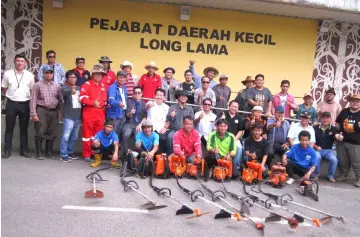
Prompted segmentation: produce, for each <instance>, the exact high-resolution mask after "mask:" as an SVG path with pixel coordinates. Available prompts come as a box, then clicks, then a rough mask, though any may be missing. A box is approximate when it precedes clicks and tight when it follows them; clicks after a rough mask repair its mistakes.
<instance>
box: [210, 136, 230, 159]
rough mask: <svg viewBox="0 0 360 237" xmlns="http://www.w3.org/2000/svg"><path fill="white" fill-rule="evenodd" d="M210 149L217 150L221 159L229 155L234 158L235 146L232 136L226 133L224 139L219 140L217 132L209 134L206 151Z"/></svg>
mask: <svg viewBox="0 0 360 237" xmlns="http://www.w3.org/2000/svg"><path fill="white" fill-rule="evenodd" d="M210 149H218V150H219V154H220V156H221V157H224V156H226V155H227V154H229V153H230V155H231V156H235V153H236V145H235V137H234V135H232V134H231V133H229V132H226V133H225V137H224V138H222V139H221V138H220V137H219V133H218V132H217V131H214V132H212V133H210V135H209V138H208V141H207V146H206V150H207V151H209V150H210Z"/></svg>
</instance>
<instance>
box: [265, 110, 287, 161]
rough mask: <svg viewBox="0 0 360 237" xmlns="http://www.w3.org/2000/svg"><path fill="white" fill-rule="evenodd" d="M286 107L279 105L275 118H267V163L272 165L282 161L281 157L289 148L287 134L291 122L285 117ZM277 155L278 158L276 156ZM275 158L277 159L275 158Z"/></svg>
mask: <svg viewBox="0 0 360 237" xmlns="http://www.w3.org/2000/svg"><path fill="white" fill-rule="evenodd" d="M284 112H285V110H284V107H282V106H277V107H276V108H275V118H269V119H268V120H267V126H266V127H267V130H268V131H269V134H268V142H269V154H268V160H267V162H266V163H267V165H268V166H269V167H271V165H272V164H276V162H277V161H279V162H280V161H281V157H282V156H283V155H284V153H285V152H286V151H287V150H288V149H289V143H288V141H287V135H288V132H289V129H290V124H289V122H288V121H286V120H285V119H284ZM274 155H276V158H275V157H274ZM274 158H275V159H274Z"/></svg>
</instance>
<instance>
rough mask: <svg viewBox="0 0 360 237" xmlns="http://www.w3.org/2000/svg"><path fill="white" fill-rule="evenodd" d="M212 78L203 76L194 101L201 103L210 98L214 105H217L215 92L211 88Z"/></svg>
mask: <svg viewBox="0 0 360 237" xmlns="http://www.w3.org/2000/svg"><path fill="white" fill-rule="evenodd" d="M209 85H210V79H209V78H208V77H207V76H203V77H202V78H201V87H200V88H198V89H196V90H195V94H194V103H195V104H197V105H201V103H202V101H203V100H204V99H206V98H209V99H210V100H211V101H212V106H215V105H216V95H215V92H214V91H213V90H212V89H211V88H209Z"/></svg>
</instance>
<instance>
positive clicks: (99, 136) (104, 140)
mask: <svg viewBox="0 0 360 237" xmlns="http://www.w3.org/2000/svg"><path fill="white" fill-rule="evenodd" d="M93 140H98V141H100V143H101V146H102V147H104V148H108V147H109V146H111V145H112V144H114V142H119V137H118V135H117V134H116V133H115V132H114V131H111V132H110V133H109V134H108V135H106V133H105V130H104V129H103V130H101V131H100V132H97V133H96V135H95V137H94V138H93Z"/></svg>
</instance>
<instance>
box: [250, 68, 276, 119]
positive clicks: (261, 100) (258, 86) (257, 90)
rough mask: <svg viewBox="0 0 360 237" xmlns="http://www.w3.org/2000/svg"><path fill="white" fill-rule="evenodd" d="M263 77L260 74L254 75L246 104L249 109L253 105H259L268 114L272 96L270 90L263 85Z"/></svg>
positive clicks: (269, 113)
mask: <svg viewBox="0 0 360 237" xmlns="http://www.w3.org/2000/svg"><path fill="white" fill-rule="evenodd" d="M264 79H265V78H264V75H262V74H258V75H256V76H255V87H253V88H251V89H250V90H249V99H248V104H249V105H250V108H251V109H252V108H253V107H255V106H261V107H262V108H263V110H264V113H265V114H266V115H268V116H270V115H271V108H272V100H273V97H272V94H271V92H270V90H269V89H268V88H266V87H264Z"/></svg>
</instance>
